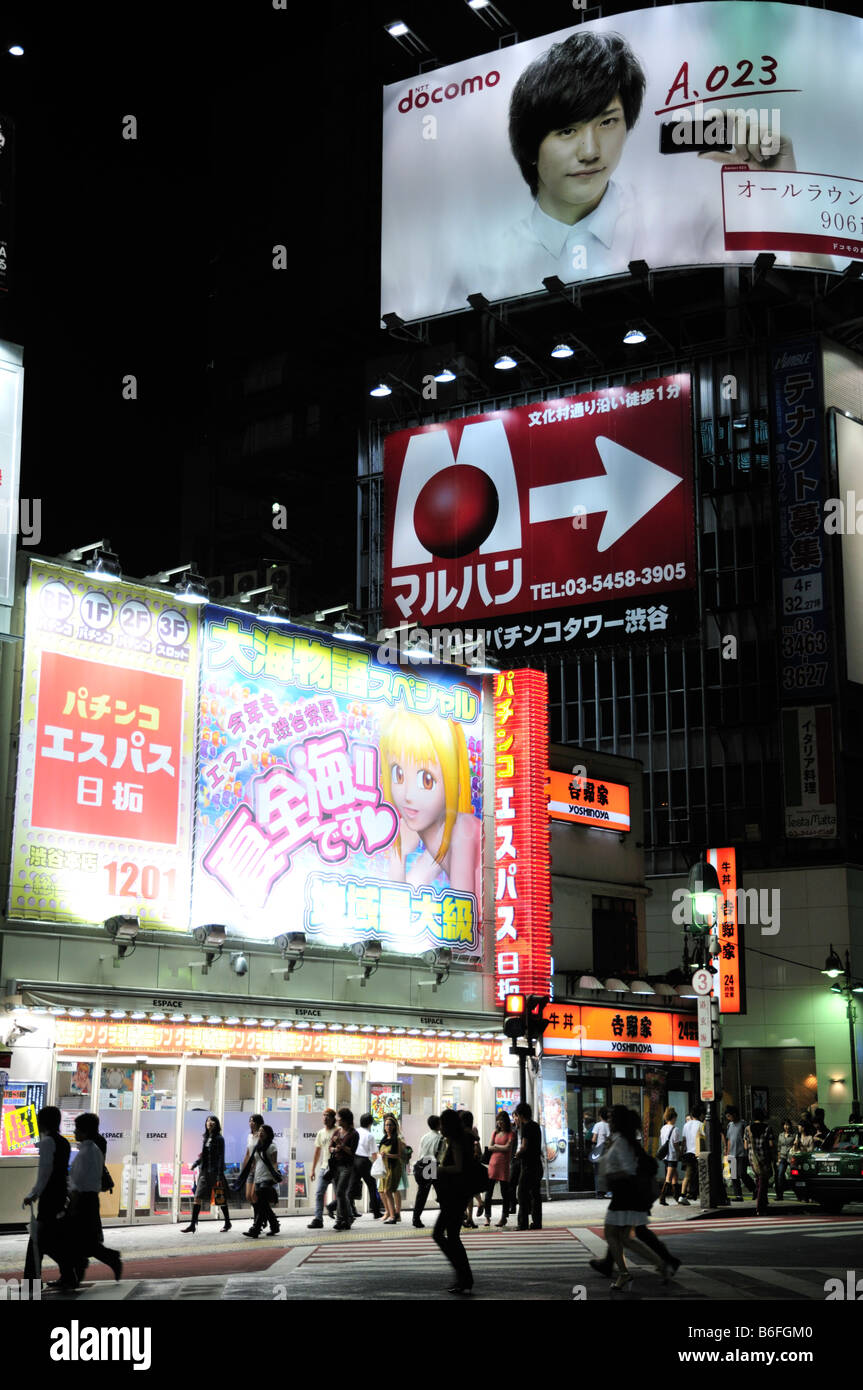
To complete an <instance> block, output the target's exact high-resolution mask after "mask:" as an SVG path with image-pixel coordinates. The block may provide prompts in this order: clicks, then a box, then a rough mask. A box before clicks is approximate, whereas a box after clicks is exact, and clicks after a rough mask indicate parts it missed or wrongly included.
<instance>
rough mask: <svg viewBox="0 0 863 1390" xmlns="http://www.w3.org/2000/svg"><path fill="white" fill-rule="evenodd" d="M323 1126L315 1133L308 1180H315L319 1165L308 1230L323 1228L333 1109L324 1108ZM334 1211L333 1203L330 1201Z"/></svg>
mask: <svg viewBox="0 0 863 1390" xmlns="http://www.w3.org/2000/svg"><path fill="white" fill-rule="evenodd" d="M323 1120H324V1123H323V1126H322V1128H321V1129H319V1130H318V1132H317V1134H316V1135H315V1152H314V1155H313V1157H312V1171H311V1174H310V1177H309V1181H310V1182H312V1183H313V1182H314V1181H315V1173H316V1172H317V1171H318V1166H320V1170H321V1176H320V1178H319V1179H318V1185H317V1187H316V1188H315V1214H314V1216H313V1217H312V1219H311V1221H310V1222H309V1230H310V1231H320V1230H323V1225H324V1197H325V1196H326V1193H327V1187H328V1185H329V1182H330V1173H329V1168H328V1164H329V1161H330V1142H331V1140H332V1137H333V1135H334V1134H335V1131H336V1112H335V1110H325V1111H324V1115H323ZM331 1206H332V1207H333V1210H334V1211H335V1203H334V1202H333V1203H331Z"/></svg>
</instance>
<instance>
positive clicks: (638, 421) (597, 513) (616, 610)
mask: <svg viewBox="0 0 863 1390" xmlns="http://www.w3.org/2000/svg"><path fill="white" fill-rule="evenodd" d="M690 396H691V385H690V378H689V377H688V376H687V375H686V374H685V373H676V374H674V375H670V376H665V377H658V378H655V379H651V380H650V381H643V382H639V383H637V384H633V385H631V386H628V387H625V386H613V387H608V388H603V389H601V390H598V391H590V392H587V393H585V394H583V395H580V396H569V397H566V398H565V399H561V400H552V401H544V402H535V403H534V404H531V405H524V406H516V407H514V408H512V409H509V410H499V411H495V412H494V413H493V414H488V415H477V416H472V417H469V418H465V419H457V420H449V421H447V422H445V423H442V424H434V425H421V426H419V427H417V428H414V429H409V430H399V431H396V432H395V433H393V434H391V435H389V436H388V437H387V439H386V441H385V443H384V503H385V552H384V553H385V566H384V599H383V606H384V621H385V622H386V623H387V624H388V625H389V626H391V627H398V625H399V624H400V623H401V624H404V623H406V622H408V623H419V624H422V625H424V626H427V627H429V626H443V627H446V628H453V627H455V628H461V627H463V625H464V624H466V623H467V624H477V623H479V624H481V626H482V630H483V631H484V633H485V645H486V649H487V650H489V651H490V652H491V653H492V654H494V655H497V654H498V653H500V654H502V655H503V657H504V658H505V657H506V654H507V653H508V652H511V651H517V652H519V653H524V654H525V655H529V654H536V653H538V652H547V651H561V650H567V651H569V650H576V649H580V648H585V647H591V646H593V647H595V646H601V645H602V644H603V643H606V642H610V641H614V642H621V641H626V640H627V639H632V640H637V641H639V642H643V641H644V640H645V639H646V638H649V637H651V636H654V637H668V636H670V635H672V634H675V633H682V632H686V631H689V630H690V629H691V628H692V627H693V626H694V623H695V618H696V610H695V579H696V575H695V523H694V500H693V467H692V420H691V406H690Z"/></svg>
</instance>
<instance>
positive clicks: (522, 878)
mask: <svg viewBox="0 0 863 1390" xmlns="http://www.w3.org/2000/svg"><path fill="white" fill-rule="evenodd" d="M494 765H495V778H494V789H495V800H494V841H495V847H494V863H495V868H494V881H495V890H494V897H495V914H494V943H495V945H494V974H495V1003H497V1004H505V1002H506V996H507V995H508V994H545V995H549V994H551V976H552V968H551V858H550V851H549V841H550V838H551V832H550V829H549V823H548V796H547V792H546V787H545V779H546V776H547V768H548V681H547V679H546V676H545V672H544V671H501V672H499V674H498V675H497V676H496V678H495V688H494Z"/></svg>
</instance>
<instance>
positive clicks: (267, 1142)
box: [233, 1125, 282, 1240]
mask: <svg viewBox="0 0 863 1390" xmlns="http://www.w3.org/2000/svg"><path fill="white" fill-rule="evenodd" d="M273 1137H274V1136H273V1130H272V1127H271V1126H270V1125H261V1128H260V1130H259V1131H258V1142H257V1143H256V1144H255V1147H254V1148H253V1149H252V1151H251V1153H250V1154H249V1157H248V1160H247V1162H246V1166H245V1168H244V1169H243V1171H242V1173H241V1174H240V1176H239V1177H238V1178H237V1181H236V1182H235V1183H234V1186H233V1191H234V1192H242V1190H243V1183H244V1182H245V1181H246V1178H247V1177H248V1176H249V1173H250V1172H251V1174H252V1178H253V1179H254V1183H255V1197H254V1201H253V1203H252V1211H253V1212H254V1219H253V1221H252V1224H251V1226H250V1227H249V1229H248V1230H247V1231H243V1235H244V1236H248V1237H249V1238H250V1239H251V1240H257V1238H258V1236H259V1235H260V1234H261V1231H262V1230H263V1229H264V1226H267V1227H268V1228H269V1230H268V1234H269V1235H271V1236H275V1235H278V1233H279V1231H280V1229H281V1227H280V1226H279V1223H278V1221H277V1220H276V1217H275V1214H274V1212H273V1207H274V1206H275V1204H276V1203H277V1202H278V1200H279V1186H280V1184H281V1181H282V1174H281V1172H280V1170H279V1165H278V1153H277V1151H276V1146H275V1144H274V1142H273Z"/></svg>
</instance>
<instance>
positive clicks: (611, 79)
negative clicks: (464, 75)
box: [491, 31, 645, 297]
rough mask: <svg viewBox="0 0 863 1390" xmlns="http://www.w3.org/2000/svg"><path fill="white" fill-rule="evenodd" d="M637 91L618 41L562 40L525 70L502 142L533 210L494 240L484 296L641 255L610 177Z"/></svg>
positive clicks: (637, 77)
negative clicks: (490, 282) (492, 278)
mask: <svg viewBox="0 0 863 1390" xmlns="http://www.w3.org/2000/svg"><path fill="white" fill-rule="evenodd" d="M644 88H645V77H644V72H643V71H642V68H641V65H640V63H639V62H638V59H637V58H636V57H635V55H634V53H633V52H632V50H631V49H630V48H629V46H628V44H627V43H626V42H625V40H624V39H622V38H621V37H620V35H619V34H594V33H589V32H586V31H585V32H583V33H577V34H572V35H570V37H569V38H568V39H566V40H564V42H563V43H556V44H554V45H553V46H552V47H551V48H550V49H549V50H548V52H547V53H544V54H543V55H542V56H541V57H540V58H537V59H536V60H535V61H534V62H533V63H531V64H530V65H529V66H528V67H527V68H525V70H524V72H523V73H522V74H521V76H520V77H519V79H518V81H517V82H516V84H515V87H514V88H513V93H512V98H511V100H510V107H509V138H510V144H511V146H512V152H513V154H514V155H515V158H516V161H517V163H518V166H519V168H520V169H521V172H522V176H523V178H524V180H525V182H526V183H527V184H528V186H529V187H530V191H531V193H532V194H533V196H534V198H535V199H536V202H535V204H534V206H533V209H532V211H531V212H530V213H529V215H528V216H527V217H525V218H524V219H523V220H522V221H521V222H518V223H516V224H515V226H514V227H512V228H510V230H509V231H508V232H507V233H506V235H505V236H504V238H503V241H502V245H501V247H500V252H499V256H498V258H497V266H496V274H497V275H498V276H499V282H500V283H499V285H497V287H496V289H494V290H491V293H492V297H494V295H495V293H499V294H501V295H505V294H507V293H509V294H511V293H513V289H512V287H511V286H512V284H513V283H515V282H516V281H517V282H518V283H519V284H520V285H523V286H524V288H525V289H527V288H528V285H527V282H528V280H530V281H532V282H533V283H534V284H535V287H536V288H537V289H538V288H539V287H540V284H541V281H542V280H543V279H544V278H545V276H547V275H558V276H560V278H561V279H562V280H565V281H572V280H581V279H584V278H585V277H586V276H588V275H589V276H591V277H594V276H601V275H616V274H620V273H622V272H623V271H625V270H626V269H627V267H628V265H629V262H630V261H631V260H634V259H635V258H636V256H638V255H640V254H641V252H640V251H639V249H638V247H639V242H640V239H641V226H640V219H639V216H638V209H637V205H636V202H635V200H634V198H633V197H632V195H631V194H630V192H629V190H628V189H627V188H626V187H625V186H624V185H621V184H619V183H616V182H615V181H614V180H613V179H612V174H613V173H614V171H615V169H616V168H617V166H618V164H619V163H620V158H621V155H622V154H623V147H624V144H625V142H626V137H627V135H628V133H629V131H630V130H631V129H632V127H633V126H634V124H635V122H636V121H637V120H638V116H639V113H640V111H641V103H642V100H643V98H644ZM507 281H509V282H510V288H508V289H507V288H506V286H505V282H507Z"/></svg>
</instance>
